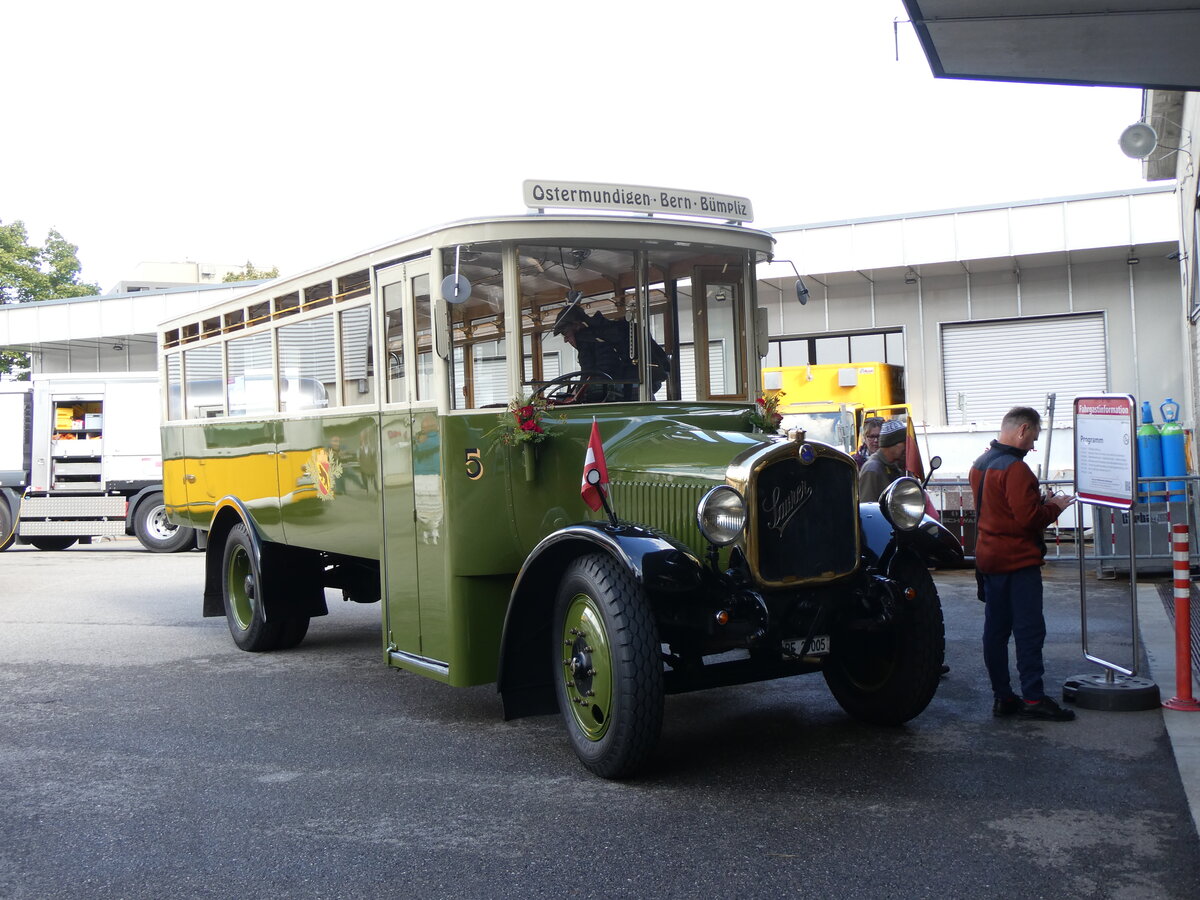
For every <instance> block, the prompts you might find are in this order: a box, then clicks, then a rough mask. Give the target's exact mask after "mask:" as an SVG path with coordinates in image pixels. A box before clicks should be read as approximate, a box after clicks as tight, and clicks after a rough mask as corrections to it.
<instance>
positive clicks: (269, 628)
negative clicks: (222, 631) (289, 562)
mask: <svg viewBox="0 0 1200 900" xmlns="http://www.w3.org/2000/svg"><path fill="white" fill-rule="evenodd" d="M221 594H222V597H223V599H224V601H225V619H226V621H227V622H228V623H229V633H230V634H231V635H232V636H233V642H234V643H235V644H237V646H238V647H239V648H241V649H242V650H247V651H249V652H251V653H263V652H267V651H270V650H284V649H290V648H292V647H295V646H296V645H297V644H299V643H300V642H301V641H302V640H304V635H305V634H306V633H307V632H308V616H292V617H287V618H285V617H282V616H273V617H272V618H271V620H270V621H267V618H266V613H265V611H264V610H263V603H262V595H263V580H262V562H261V560H260V559H259V558H258V554H257V553H256V552H255V549H254V544H253V543H252V542H251V540H250V535H249V533H248V532H247V531H246V526H245V525H244V524H242V523H241V522H239V523H238V524H237V525H235V526H233V528H232V529H231V530H230V532H229V536H228V537H227V538H226V539H225V552H224V553H223V554H222V556H221Z"/></svg>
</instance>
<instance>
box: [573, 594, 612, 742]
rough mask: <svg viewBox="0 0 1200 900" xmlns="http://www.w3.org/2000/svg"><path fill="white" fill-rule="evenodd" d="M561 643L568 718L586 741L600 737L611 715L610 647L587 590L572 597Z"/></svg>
mask: <svg viewBox="0 0 1200 900" xmlns="http://www.w3.org/2000/svg"><path fill="white" fill-rule="evenodd" d="M561 646H562V648H563V650H564V653H563V660H562V677H563V681H564V683H565V684H566V692H567V701H568V702H569V703H570V707H571V718H572V719H574V721H575V724H576V725H577V726H579V730H580V731H581V732H582V733H583V735H584V736H585V737H586V738H587V739H588V740H589V741H598V740H601V739H602V738H603V737H604V735H605V734H606V733H607V732H608V723H609V721H610V720H611V718H612V702H613V683H612V681H613V679H612V649H611V647H610V646H609V642H608V632H606V631H605V630H604V620H603V618H602V617H601V615H600V610H599V608H598V607H597V606H596V603H595V601H594V600H592V598H591V597H589V596H588V595H587V594H576V595H575V596H574V597H572V598H571V603H570V605H569V606H568V607H567V615H566V618H565V619H564V620H563V633H562V644H561Z"/></svg>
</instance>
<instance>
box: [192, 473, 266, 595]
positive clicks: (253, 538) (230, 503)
mask: <svg viewBox="0 0 1200 900" xmlns="http://www.w3.org/2000/svg"><path fill="white" fill-rule="evenodd" d="M238 522H241V523H242V524H243V525H245V526H246V534H247V535H249V537H250V546H251V547H252V548H253V549H254V556H255V559H256V560H257V561H258V564H259V570H260V571H261V570H262V558H263V554H262V548H263V540H262V536H261V535H259V533H258V529H257V528H256V527H255V526H254V517H253V516H252V515H250V510H249V509H247V507H246V504H245V503H243V502H242V501H241V500H239V499H238V498H237V497H222V498H221V499H220V500H219V501H218V502H217V504H216V506H215V507H213V516H212V522H211V524H210V525H209V527H208V546H207V547H206V548H205V551H204V612H203V615H205V616H207V617H211V616H223V615H225V596H224V593H223V590H222V586H221V563H222V562H223V557H224V556H225V538H226V537H228V536H229V532H230V531H232V530H233V526H234V525H236V524H238ZM268 612H269V610H268Z"/></svg>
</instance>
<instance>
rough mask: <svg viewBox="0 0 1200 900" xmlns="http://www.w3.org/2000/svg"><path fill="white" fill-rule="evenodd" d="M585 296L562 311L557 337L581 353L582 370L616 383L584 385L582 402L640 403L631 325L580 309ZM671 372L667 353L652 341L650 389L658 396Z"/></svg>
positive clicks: (555, 323) (578, 298)
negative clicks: (631, 341) (630, 339)
mask: <svg viewBox="0 0 1200 900" xmlns="http://www.w3.org/2000/svg"><path fill="white" fill-rule="evenodd" d="M580 299H582V298H581V296H576V297H574V298H572V301H571V302H570V303H568V304H567V306H566V307H564V308H563V309H562V311H561V312H559V314H558V317H557V318H556V319H555V320H554V334H561V335H562V336H563V338H564V339H565V340H566V342H567V343H568V344H570V345H571V346H572V347H574V348H575V351H576V352H577V353H578V354H579V369H580V371H582V372H585V373H588V374H599V375H602V376H604V377H605V378H608V379H612V382H616V383H615V384H614V383H609V382H602V381H592V382H590V383H587V384H585V385H583V387H582V389H581V396H580V398H579V399H580V400H581V401H585V402H590V403H596V402H609V401H613V400H636V399H637V397H638V385H637V382H638V367H637V363H635V362H634V361H633V360H632V359H631V358H630V353H629V349H630V348H629V323H628V322H627V321H625V320H624V319H618V320H617V321H615V322H614V321H613V320H612V319H607V318H605V317H604V316H603V315H601V314H600V313H595V314H594V315H591V316H589V315H587V314H586V313H584V311H583V310H582V309H581V308H580V305H579V301H580ZM670 370H671V362H670V360H669V358H668V357H667V354H666V353H665V352H664V351H663V349H662V347H660V346H659V345H658V344H657V343H656V342H655V341H653V340H651V342H650V379H651V381H650V385H651V387H650V390H651V393H652V394H653V393H657V391H658V389H659V388H660V387H662V385H663V382H664V381H666V379H667V375H668V374H669V373H670Z"/></svg>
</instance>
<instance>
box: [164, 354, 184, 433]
mask: <svg viewBox="0 0 1200 900" xmlns="http://www.w3.org/2000/svg"><path fill="white" fill-rule="evenodd" d="M167 418H168V419H169V420H175V419H182V418H183V364H182V362H181V360H180V358H179V354H178V353H171V354H169V355H168V356H167Z"/></svg>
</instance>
